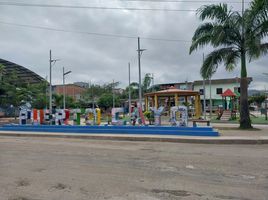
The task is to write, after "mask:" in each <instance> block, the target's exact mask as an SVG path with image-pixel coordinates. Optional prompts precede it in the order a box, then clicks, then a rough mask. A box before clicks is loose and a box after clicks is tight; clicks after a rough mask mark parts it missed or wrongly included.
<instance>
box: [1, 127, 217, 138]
mask: <svg viewBox="0 0 268 200" xmlns="http://www.w3.org/2000/svg"><path fill="white" fill-rule="evenodd" d="M0 131H24V132H25V131H27V132H52V133H80V134H93V133H96V134H147V135H183V136H215V137H216V136H219V133H218V132H217V131H215V130H214V129H213V128H212V127H170V126H157V127H156V126H43V125H41V126H31V125H4V126H3V127H0Z"/></svg>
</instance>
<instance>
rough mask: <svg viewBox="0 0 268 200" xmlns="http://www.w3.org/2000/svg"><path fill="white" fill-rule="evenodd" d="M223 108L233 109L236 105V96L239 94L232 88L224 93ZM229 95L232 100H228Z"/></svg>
mask: <svg viewBox="0 0 268 200" xmlns="http://www.w3.org/2000/svg"><path fill="white" fill-rule="evenodd" d="M221 96H222V101H223V108H224V110H233V109H234V105H235V98H236V97H237V95H236V94H235V93H234V92H232V90H230V89H227V90H225V91H224V92H223V93H222V94H221ZM227 97H229V98H230V102H229V103H228V102H227Z"/></svg>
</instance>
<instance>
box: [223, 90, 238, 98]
mask: <svg viewBox="0 0 268 200" xmlns="http://www.w3.org/2000/svg"><path fill="white" fill-rule="evenodd" d="M221 96H222V97H235V96H236V95H235V93H233V92H232V90H230V89H227V90H225V91H224V93H222V94H221Z"/></svg>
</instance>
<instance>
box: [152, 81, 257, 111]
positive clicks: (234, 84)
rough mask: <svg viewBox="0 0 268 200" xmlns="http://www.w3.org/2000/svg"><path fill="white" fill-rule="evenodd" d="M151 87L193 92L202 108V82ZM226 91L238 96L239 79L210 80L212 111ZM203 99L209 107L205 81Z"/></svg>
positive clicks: (207, 84) (208, 88)
mask: <svg viewBox="0 0 268 200" xmlns="http://www.w3.org/2000/svg"><path fill="white" fill-rule="evenodd" d="M251 81H252V78H251V77H249V78H248V83H249V84H250V83H251ZM153 87H158V88H159V89H160V90H166V89H169V88H171V87H174V88H176V89H181V90H193V91H198V92H199V93H200V95H201V96H200V97H201V102H202V106H203V99H204V95H203V94H204V91H203V80H197V81H193V82H178V83H165V84H159V85H155V86H153ZM227 89H230V90H231V91H232V92H234V93H236V94H237V96H239V95H240V78H237V77H236V78H228V79H213V80H211V100H212V107H213V109H216V108H218V106H220V105H222V104H223V98H222V96H221V94H222V93H224V92H225V91H226V90H227ZM205 97H206V106H209V101H210V84H209V81H208V80H206V81H205Z"/></svg>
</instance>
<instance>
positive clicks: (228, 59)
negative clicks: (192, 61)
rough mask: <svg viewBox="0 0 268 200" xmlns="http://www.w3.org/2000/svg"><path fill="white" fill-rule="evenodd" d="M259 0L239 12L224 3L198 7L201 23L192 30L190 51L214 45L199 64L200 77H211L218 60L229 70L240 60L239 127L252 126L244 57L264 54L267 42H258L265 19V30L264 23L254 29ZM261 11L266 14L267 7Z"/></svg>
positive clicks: (265, 33) (263, 32)
mask: <svg viewBox="0 0 268 200" xmlns="http://www.w3.org/2000/svg"><path fill="white" fill-rule="evenodd" d="M261 1H263V2H266V1H267V0H254V1H253V3H251V6H250V8H249V9H247V10H245V12H242V14H240V13H239V12H237V11H232V10H231V9H230V8H228V6H227V4H218V5H205V6H202V7H201V8H200V9H198V11H197V15H198V16H199V18H200V19H201V20H202V21H205V22H204V23H203V24H201V25H200V26H199V27H198V28H197V29H196V31H195V33H194V36H193V38H192V44H191V47H190V54H191V53H192V52H193V51H194V50H197V49H198V48H202V47H204V46H206V45H211V46H212V47H214V48H215V50H214V51H212V52H211V53H209V54H208V55H207V56H206V58H205V60H204V63H203V65H202V67H201V70H200V73H201V75H202V77H203V78H209V77H211V76H212V75H213V74H214V73H215V72H216V70H217V68H218V66H219V65H220V64H221V63H223V64H224V66H225V69H226V70H228V71H232V70H233V69H234V68H235V66H236V64H237V63H238V62H239V61H240V63H241V68H240V71H241V81H240V88H241V89H240V92H241V96H240V128H251V127H252V126H251V121H250V117H249V107H248V79H247V67H246V63H247V58H248V60H251V59H252V58H258V57H259V56H260V54H261V53H267V49H268V48H267V45H264V46H263V44H262V43H261V41H262V39H263V38H265V37H266V36H267V18H266V19H263V21H264V22H263V23H265V25H266V29H264V24H262V25H261V27H259V28H254V27H256V26H258V25H260V19H262V17H259V18H257V19H256V18H254V17H253V16H255V17H256V15H253V12H256V13H259V12H260V10H258V9H257V8H256V2H261ZM259 4H260V3H258V4H257V5H258V6H259ZM263 13H264V15H266V16H267V10H266V11H263ZM261 16H262V15H261ZM206 20H209V21H206ZM261 46H262V48H261Z"/></svg>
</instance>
